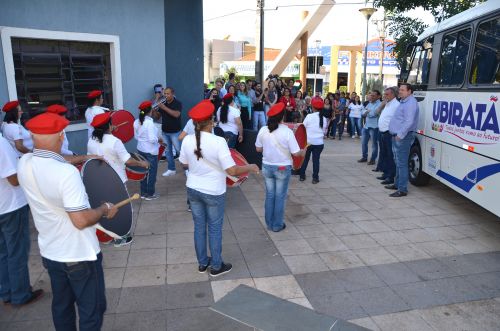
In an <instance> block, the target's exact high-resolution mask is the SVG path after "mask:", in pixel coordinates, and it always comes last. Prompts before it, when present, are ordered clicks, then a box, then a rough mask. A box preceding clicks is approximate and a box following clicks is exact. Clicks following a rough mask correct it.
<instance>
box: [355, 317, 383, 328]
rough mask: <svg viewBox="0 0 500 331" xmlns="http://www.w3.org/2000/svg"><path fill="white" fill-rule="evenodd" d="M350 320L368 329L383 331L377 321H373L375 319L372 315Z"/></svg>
mask: <svg viewBox="0 0 500 331" xmlns="http://www.w3.org/2000/svg"><path fill="white" fill-rule="evenodd" d="M348 322H350V323H352V324H356V325H359V326H361V327H364V328H366V329H368V330H372V331H381V330H380V328H379V327H378V326H377V324H375V322H374V321H373V319H372V318H371V317H363V318H357V319H352V320H349V321H348Z"/></svg>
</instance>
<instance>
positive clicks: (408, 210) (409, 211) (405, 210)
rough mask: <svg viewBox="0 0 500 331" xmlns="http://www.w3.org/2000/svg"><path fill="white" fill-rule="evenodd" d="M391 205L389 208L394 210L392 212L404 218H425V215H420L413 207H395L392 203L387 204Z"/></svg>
mask: <svg viewBox="0 0 500 331" xmlns="http://www.w3.org/2000/svg"><path fill="white" fill-rule="evenodd" d="M389 204H390V205H391V208H394V210H397V211H398V213H399V214H401V215H404V216H405V217H425V216H426V215H425V214H424V213H422V212H421V211H420V210H418V209H417V208H415V207H401V208H400V207H396V206H393V205H392V204H393V202H390V203H389Z"/></svg>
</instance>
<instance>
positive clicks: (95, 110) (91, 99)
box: [85, 90, 109, 139]
mask: <svg viewBox="0 0 500 331" xmlns="http://www.w3.org/2000/svg"><path fill="white" fill-rule="evenodd" d="M87 100H88V105H89V107H88V108H87V110H86V111H85V122H86V123H87V138H88V139H90V137H92V132H94V128H93V127H92V125H90V123H92V120H93V119H94V116H95V115H98V114H102V113H104V112H105V111H107V110H109V109H107V108H104V107H101V106H102V103H103V102H104V98H103V97H102V91H99V90H94V91H90V92H89V94H87Z"/></svg>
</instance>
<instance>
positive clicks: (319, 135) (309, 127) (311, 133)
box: [302, 112, 327, 145]
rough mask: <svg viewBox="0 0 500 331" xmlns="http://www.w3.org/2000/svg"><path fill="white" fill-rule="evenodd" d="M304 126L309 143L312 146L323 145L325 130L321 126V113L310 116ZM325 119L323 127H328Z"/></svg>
mask: <svg viewBox="0 0 500 331" xmlns="http://www.w3.org/2000/svg"><path fill="white" fill-rule="evenodd" d="M302 124H304V126H305V127H306V132H307V143H308V144H310V145H323V128H321V127H320V126H319V112H314V113H312V114H309V115H307V116H306V118H305V119H304V123H302ZM326 125H327V123H326V120H325V119H324V118H323V126H326Z"/></svg>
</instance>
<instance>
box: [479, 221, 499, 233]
mask: <svg viewBox="0 0 500 331" xmlns="http://www.w3.org/2000/svg"><path fill="white" fill-rule="evenodd" d="M476 217H477V216H476ZM479 226H480V227H481V228H483V229H485V230H486V231H488V232H491V233H493V234H494V235H496V236H500V223H499V222H498V219H497V221H496V222H488V223H483V224H479Z"/></svg>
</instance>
